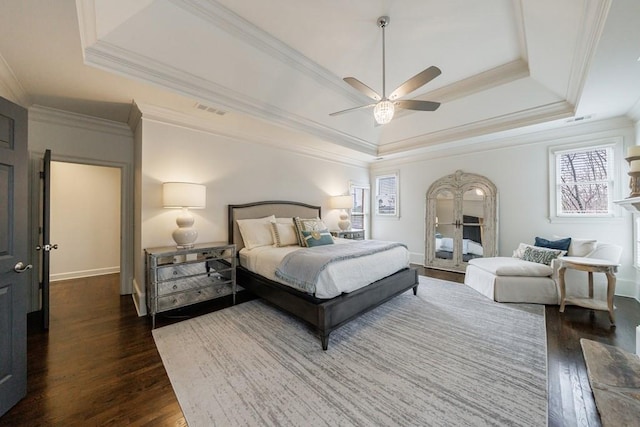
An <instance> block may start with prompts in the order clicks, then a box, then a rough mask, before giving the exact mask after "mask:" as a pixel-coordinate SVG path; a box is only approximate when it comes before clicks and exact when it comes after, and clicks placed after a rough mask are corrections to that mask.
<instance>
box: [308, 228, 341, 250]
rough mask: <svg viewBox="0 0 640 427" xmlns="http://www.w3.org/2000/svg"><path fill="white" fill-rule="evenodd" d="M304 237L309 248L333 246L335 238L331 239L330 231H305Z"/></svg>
mask: <svg viewBox="0 0 640 427" xmlns="http://www.w3.org/2000/svg"><path fill="white" fill-rule="evenodd" d="M302 236H303V238H304V241H305V243H306V246H307V247H308V248H312V247H314V246H322V245H332V244H333V237H331V233H329V230H321V231H315V230H314V231H303V232H302Z"/></svg>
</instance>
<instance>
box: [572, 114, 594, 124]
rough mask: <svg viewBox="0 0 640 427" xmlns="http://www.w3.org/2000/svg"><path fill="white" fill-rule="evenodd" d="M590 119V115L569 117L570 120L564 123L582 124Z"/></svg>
mask: <svg viewBox="0 0 640 427" xmlns="http://www.w3.org/2000/svg"><path fill="white" fill-rule="evenodd" d="M591 117H593V116H592V115H588V116H579V117H571V118H570V119H567V120H566V122H567V123H573V122H583V121H585V120H589V119H590V118H591Z"/></svg>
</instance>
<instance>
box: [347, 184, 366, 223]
mask: <svg viewBox="0 0 640 427" xmlns="http://www.w3.org/2000/svg"><path fill="white" fill-rule="evenodd" d="M356 190H361V191H362V213H360V212H354V210H353V209H350V211H349V217H350V218H351V222H352V227H353V217H354V215H355V216H362V229H363V230H364V233H365V236H367V235H368V234H369V216H370V214H369V211H370V210H369V205H370V197H371V196H370V192H371V186H370V185H369V184H362V183H358V182H353V181H350V182H349V194H351V197H354V191H356ZM354 206H355V197H354Z"/></svg>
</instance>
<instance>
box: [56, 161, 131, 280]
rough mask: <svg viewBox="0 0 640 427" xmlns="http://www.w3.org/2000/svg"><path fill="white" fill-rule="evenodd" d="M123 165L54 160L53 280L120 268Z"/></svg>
mask: <svg viewBox="0 0 640 427" xmlns="http://www.w3.org/2000/svg"><path fill="white" fill-rule="evenodd" d="M121 182H122V176H121V170H120V168H117V167H109V166H97V165H88V164H81V163H70V162H63V161H52V162H51V211H50V214H51V243H52V244H54V243H55V244H57V245H58V249H57V250H53V251H51V272H50V273H51V274H50V280H51V282H56V281H60V280H66V279H75V278H80V277H88V276H99V275H103V274H111V273H119V272H120V259H121V257H120V236H121V224H120V221H121V215H120V213H121Z"/></svg>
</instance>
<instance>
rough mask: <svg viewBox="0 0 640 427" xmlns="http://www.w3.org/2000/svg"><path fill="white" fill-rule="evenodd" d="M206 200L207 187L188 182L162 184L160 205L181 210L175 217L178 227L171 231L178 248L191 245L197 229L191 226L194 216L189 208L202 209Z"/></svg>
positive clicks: (194, 239) (196, 234) (196, 236)
mask: <svg viewBox="0 0 640 427" xmlns="http://www.w3.org/2000/svg"><path fill="white" fill-rule="evenodd" d="M206 201H207V188H206V187H205V186H204V185H201V184H192V183H190V182H165V183H164V184H162V205H163V206H164V207H165V208H180V209H182V212H181V213H180V215H178V217H177V218H176V224H178V228H177V229H176V230H175V231H174V232H173V234H172V236H173V240H175V242H176V245H177V247H178V249H188V248H192V247H193V242H195V241H196V239H197V238H198V231H197V230H196V229H195V228H194V227H193V223H194V218H193V215H191V212H189V209H204V207H205V205H206Z"/></svg>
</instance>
